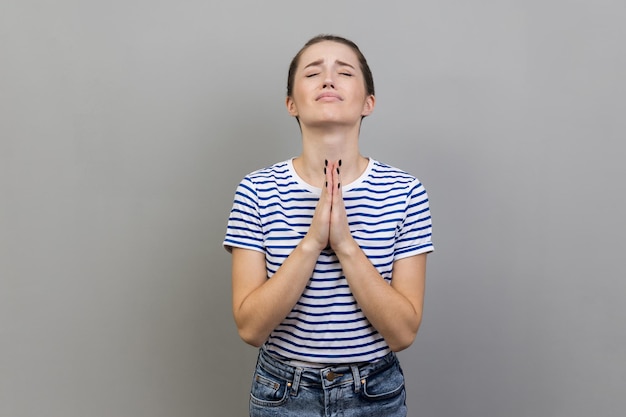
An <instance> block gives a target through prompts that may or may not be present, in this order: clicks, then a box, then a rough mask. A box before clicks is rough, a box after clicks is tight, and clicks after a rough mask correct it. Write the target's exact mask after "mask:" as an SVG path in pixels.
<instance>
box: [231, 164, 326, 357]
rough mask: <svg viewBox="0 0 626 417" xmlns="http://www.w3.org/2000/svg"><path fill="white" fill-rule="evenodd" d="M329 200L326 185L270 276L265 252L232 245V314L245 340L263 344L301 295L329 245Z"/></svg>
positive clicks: (258, 344)
mask: <svg viewBox="0 0 626 417" xmlns="http://www.w3.org/2000/svg"><path fill="white" fill-rule="evenodd" d="M328 178H329V179H330V172H329V173H328ZM331 202H332V192H331V190H330V189H329V188H328V187H327V189H326V190H323V191H322V195H321V196H320V199H319V202H318V204H317V207H316V209H315V214H314V215H313V220H312V221H311V227H310V228H309V230H308V232H307V234H306V236H305V237H304V238H303V239H302V240H301V241H300V243H299V244H298V246H296V248H295V249H294V250H293V252H291V254H290V255H289V256H288V257H287V259H286V260H285V262H283V264H282V265H281V266H280V268H278V270H277V271H276V273H275V274H274V275H273V276H272V278H271V279H267V272H266V268H265V254H263V253H261V252H257V251H254V250H249V249H239V248H233V255H232V285H233V315H234V317H235V322H236V324H237V329H238V331H239V335H240V336H241V338H242V339H243V340H244V341H245V342H246V343H248V344H251V345H253V346H257V347H258V346H260V345H262V344H263V343H264V342H265V340H266V339H267V338H268V336H269V335H270V333H271V332H272V331H273V330H274V329H275V328H276V327H278V325H279V324H280V323H281V322H282V321H283V320H284V319H285V317H287V315H288V314H289V312H290V311H291V310H292V309H293V307H294V305H295V304H296V303H297V302H298V300H299V299H300V296H301V295H302V292H303V291H304V289H305V287H306V284H307V283H308V282H309V279H310V277H311V275H312V274H313V269H314V268H315V264H316V262H317V259H318V257H319V255H320V253H321V252H322V250H323V249H324V248H325V247H326V246H327V245H328V236H329V231H330V213H331Z"/></svg>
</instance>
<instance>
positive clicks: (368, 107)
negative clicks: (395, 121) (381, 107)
mask: <svg viewBox="0 0 626 417" xmlns="http://www.w3.org/2000/svg"><path fill="white" fill-rule="evenodd" d="M375 106H376V97H374V96H373V95H372V94H370V95H369V96H367V97H365V103H363V111H362V112H361V116H363V117H365V116H369V115H370V114H372V112H373V111H374V107H375Z"/></svg>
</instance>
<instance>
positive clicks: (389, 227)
mask: <svg viewBox="0 0 626 417" xmlns="http://www.w3.org/2000/svg"><path fill="white" fill-rule="evenodd" d="M342 192H343V199H344V202H345V206H346V212H347V216H348V222H349V226H350V231H351V232H352V236H353V237H354V239H355V240H356V242H357V243H358V244H359V246H360V247H361V249H362V250H363V252H364V253H365V254H366V255H367V257H368V258H369V260H370V261H371V262H372V264H373V265H374V266H375V267H376V269H377V270H378V272H379V273H380V274H381V276H382V277H383V278H384V279H385V280H386V281H387V282H389V283H390V282H391V279H392V277H391V272H392V268H393V263H394V261H396V260H398V259H401V258H404V257H408V256H413V255H417V254H420V253H425V252H430V251H432V250H433V244H432V242H431V218H430V210H429V206H428V196H427V194H426V190H425V189H424V187H423V186H422V184H421V183H420V182H419V181H418V180H417V179H416V178H415V177H413V176H412V175H410V174H407V173H406V172H404V171H401V170H399V169H397V168H393V167H391V166H388V165H385V164H382V163H380V162H377V161H375V160H373V159H371V158H370V160H369V164H368V166H367V169H366V170H365V172H364V173H363V174H362V175H361V177H359V178H358V179H357V180H356V181H354V182H352V183H351V184H346V185H344V186H342ZM320 195H321V189H319V188H316V187H313V186H311V185H309V184H308V183H306V182H304V181H303V180H302V179H301V178H300V177H299V176H298V174H297V173H296V171H295V170H294V168H293V163H292V160H288V161H285V162H281V163H278V164H275V165H273V166H271V167H268V168H265V169H261V170H258V171H255V172H253V173H251V174H249V175H247V176H246V177H245V178H244V179H243V180H242V181H241V183H240V184H239V186H238V187H237V191H236V193H235V201H234V204H233V208H232V210H231V213H230V218H229V219H228V228H227V232H226V237H225V239H224V247H225V248H226V249H227V250H230V249H231V248H232V247H238V248H246V249H252V250H256V251H260V252H263V253H264V254H265V260H266V267H267V276H268V279H271V277H272V275H273V274H274V273H275V272H276V271H277V270H278V268H280V266H281V265H282V263H283V262H284V260H285V259H286V258H287V257H288V256H289V254H290V253H291V252H292V251H293V249H294V248H295V247H296V246H297V245H298V243H299V242H300V240H302V238H303V237H304V235H305V234H306V233H307V231H308V229H309V226H310V225H311V221H312V218H313V213H314V211H315V207H316V204H317V201H318V199H319V197H320ZM265 348H266V349H267V350H268V351H269V352H270V353H273V354H274V355H277V356H280V357H283V358H286V359H290V360H294V361H303V362H311V363H316V364H320V363H321V364H330V363H347V362H350V363H355V362H369V361H374V360H376V359H378V358H381V357H383V356H385V355H386V354H387V353H389V351H390V349H389V346H388V345H387V343H386V342H385V340H384V339H383V337H382V336H381V335H380V334H379V333H378V332H377V331H376V329H374V327H373V326H372V325H371V324H370V323H369V321H368V320H367V318H366V317H365V316H364V315H363V312H362V311H361V309H360V308H359V306H358V304H357V303H356V301H355V299H354V297H353V296H352V293H351V292H350V288H349V287H348V283H347V281H346V278H345V276H344V275H343V272H342V269H341V264H340V263H339V261H338V260H337V257H336V256H335V254H334V253H333V251H332V250H330V249H328V250H324V251H322V253H321V255H320V257H319V259H318V260H317V263H316V265H315V268H314V271H313V274H312V276H311V278H310V280H309V282H308V284H307V286H306V289H305V290H304V292H303V293H302V296H301V297H300V300H299V301H298V302H297V304H296V305H295V306H294V307H293V309H292V310H291V312H290V313H289V315H288V316H287V317H286V318H285V319H284V320H283V322H282V323H281V324H280V325H279V326H278V327H277V328H276V329H275V330H274V331H273V332H272V333H271V334H270V336H269V338H268V339H267V341H266V342H265Z"/></svg>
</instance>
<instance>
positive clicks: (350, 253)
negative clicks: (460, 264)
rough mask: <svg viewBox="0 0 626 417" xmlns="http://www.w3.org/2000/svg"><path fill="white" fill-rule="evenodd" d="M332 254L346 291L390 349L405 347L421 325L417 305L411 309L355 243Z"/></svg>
mask: <svg viewBox="0 0 626 417" xmlns="http://www.w3.org/2000/svg"><path fill="white" fill-rule="evenodd" d="M336 253H337V256H338V258H339V261H340V262H341V266H342V269H343V272H344V275H345V276H346V280H347V281H348V284H349V286H350V290H351V291H352V294H353V295H354V298H355V299H356V301H357V302H358V304H359V307H360V308H361V309H362V310H363V313H364V314H365V316H366V317H367V319H368V320H369V322H370V323H371V324H372V326H374V328H375V329H376V330H377V331H378V332H379V333H380V334H381V335H382V336H383V338H384V339H385V341H386V342H387V344H388V345H389V347H390V348H391V350H393V351H400V350H403V349H405V348H407V347H408V346H409V345H410V344H411V343H412V342H413V340H414V339H415V336H416V334H417V331H418V328H419V325H420V322H421V318H422V308H421V305H418V306H415V305H414V304H413V303H411V301H410V300H409V299H408V298H406V297H405V296H404V295H403V294H401V293H400V292H399V291H397V290H396V289H395V288H393V287H392V286H391V285H389V284H388V283H387V281H385V280H384V279H383V277H382V276H381V275H380V273H379V272H378V270H377V269H376V268H375V267H374V265H372V263H371V262H370V260H369V259H368V258H367V256H366V255H365V253H364V252H363V251H362V250H361V248H360V247H359V246H358V245H357V243H356V242H354V241H352V242H351V244H350V245H347V248H343V250H341V251H337V252H336Z"/></svg>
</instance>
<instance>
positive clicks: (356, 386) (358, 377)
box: [350, 365, 361, 392]
mask: <svg viewBox="0 0 626 417" xmlns="http://www.w3.org/2000/svg"><path fill="white" fill-rule="evenodd" d="M350 369H351V370H352V378H353V379H354V392H359V391H361V375H360V374H359V367H358V366H356V365H350Z"/></svg>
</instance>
